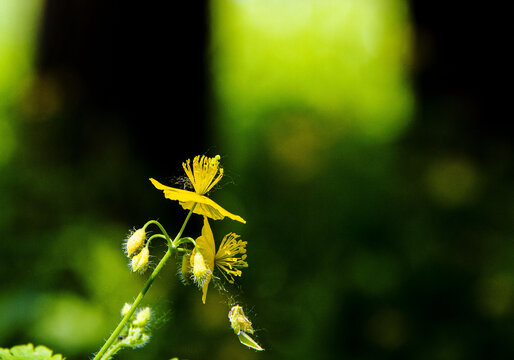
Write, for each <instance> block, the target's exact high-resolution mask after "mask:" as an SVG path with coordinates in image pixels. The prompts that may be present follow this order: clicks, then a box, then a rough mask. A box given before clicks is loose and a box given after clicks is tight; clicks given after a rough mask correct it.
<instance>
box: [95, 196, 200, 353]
mask: <svg viewBox="0 0 514 360" xmlns="http://www.w3.org/2000/svg"><path fill="white" fill-rule="evenodd" d="M195 205H196V204H195ZM195 205H193V207H192V208H191V210H190V211H189V214H187V217H186V220H184V223H183V224H182V227H181V228H180V231H179V233H178V234H177V236H176V237H175V240H174V242H175V241H176V240H177V239H180V237H181V236H182V233H183V232H184V229H185V228H186V224H187V222H188V221H189V218H190V217H191V214H192V213H193V209H194V208H195ZM151 223H154V224H156V225H157V226H159V227H160V228H161V230H162V232H163V233H164V234H165V236H166V237H167V238H169V237H168V234H167V233H166V231H165V230H164V228H163V227H162V225H161V224H159V223H158V222H157V221H155V220H151V221H149V222H147V223H146V224H145V227H146V226H148V225H149V224H151ZM175 251H176V247H175V246H174V245H173V244H172V246H171V247H168V251H166V254H164V256H163V257H162V259H161V261H160V262H159V264H157V266H156V268H155V270H154V271H153V272H152V275H150V277H149V278H148V280H147V281H146V283H145V285H144V286H143V289H142V290H141V291H140V292H139V294H138V295H137V297H136V299H135V300H134V303H133V304H132V306H131V307H130V309H129V311H128V312H127V313H126V314H125V316H124V317H123V319H121V321H120V323H119V324H118V326H117V327H116V329H114V331H113V332H112V334H111V336H110V337H109V339H107V341H106V342H105V344H104V346H102V348H101V349H100V351H98V353H97V354H96V355H95V357H94V359H93V360H100V359H104V358H105V357H103V356H104V354H105V353H106V351H107V350H108V349H109V347H110V346H111V345H112V344H113V343H114V341H115V340H116V339H117V338H118V335H119V333H120V332H121V330H123V327H124V326H125V324H126V323H127V321H128V320H129V319H130V318H131V317H132V315H133V314H134V312H135V311H136V308H137V307H138V305H139V304H140V303H141V301H142V300H143V297H144V296H145V294H146V293H147V291H148V289H150V286H152V283H153V282H154V280H155V279H156V278H157V275H159V273H160V272H161V270H162V268H163V267H164V265H165V264H166V261H168V259H169V258H170V257H171V255H173V253H174V252H175Z"/></svg>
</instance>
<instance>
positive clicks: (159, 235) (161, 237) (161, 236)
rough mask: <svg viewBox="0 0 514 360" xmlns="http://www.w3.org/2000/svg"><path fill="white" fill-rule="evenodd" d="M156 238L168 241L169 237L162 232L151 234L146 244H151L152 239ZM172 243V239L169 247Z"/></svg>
mask: <svg viewBox="0 0 514 360" xmlns="http://www.w3.org/2000/svg"><path fill="white" fill-rule="evenodd" d="M155 238H160V239H166V241H168V238H167V237H166V236H164V235H162V234H155V235H152V236H150V238H149V239H148V240H146V246H148V245H149V244H150V241H152V240H153V239H155ZM170 244H171V241H168V247H169V245H170Z"/></svg>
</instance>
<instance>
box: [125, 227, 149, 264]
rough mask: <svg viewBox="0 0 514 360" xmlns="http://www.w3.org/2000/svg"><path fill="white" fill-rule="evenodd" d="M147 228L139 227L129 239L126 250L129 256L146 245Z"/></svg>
mask: <svg viewBox="0 0 514 360" xmlns="http://www.w3.org/2000/svg"><path fill="white" fill-rule="evenodd" d="M145 239H146V233H145V230H143V229H142V228H141V229H137V230H136V231H135V232H134V233H133V234H132V235H131V236H130V237H129V238H128V240H127V244H126V250H127V255H128V257H132V256H133V255H134V254H135V253H136V252H138V251H139V250H140V249H141V248H142V247H143V246H144V245H145Z"/></svg>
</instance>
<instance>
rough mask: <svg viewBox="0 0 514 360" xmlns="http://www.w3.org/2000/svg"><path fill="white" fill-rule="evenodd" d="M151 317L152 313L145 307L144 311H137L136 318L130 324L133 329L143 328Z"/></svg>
mask: <svg viewBox="0 0 514 360" xmlns="http://www.w3.org/2000/svg"><path fill="white" fill-rule="evenodd" d="M151 317H152V311H151V310H150V308H149V307H145V308H144V309H141V310H139V311H138V313H137V315H136V318H135V319H134V321H133V322H132V324H133V325H134V326H135V327H140V328H142V327H145V326H146V325H147V324H148V322H149V321H150V318H151Z"/></svg>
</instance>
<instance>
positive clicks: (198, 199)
mask: <svg viewBox="0 0 514 360" xmlns="http://www.w3.org/2000/svg"><path fill="white" fill-rule="evenodd" d="M150 181H151V182H152V184H153V185H154V186H155V187H156V188H157V189H159V190H162V191H164V196H165V197H166V198H167V199H170V200H178V201H179V202H180V205H182V207H183V208H184V209H186V210H191V208H192V207H193V205H194V204H195V203H196V204H197V205H196V207H195V209H194V211H193V212H194V213H195V214H199V215H204V216H207V217H209V218H211V219H213V220H222V219H224V218H225V216H226V217H228V218H230V219H232V220H236V221H239V222H242V223H243V224H246V221H245V220H244V219H243V218H242V217H240V216H238V215H234V214H232V213H231V212H228V211H227V210H225V209H223V208H222V207H221V206H219V205H218V204H216V203H215V202H214V201H212V200H211V199H209V198H208V197H206V196H203V195H198V194H197V193H195V192H192V191H187V190H182V189H176V188H173V187H169V186H165V185H162V184H161V183H159V182H158V181H157V180H155V179H152V178H150Z"/></svg>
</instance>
